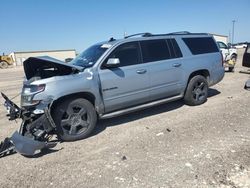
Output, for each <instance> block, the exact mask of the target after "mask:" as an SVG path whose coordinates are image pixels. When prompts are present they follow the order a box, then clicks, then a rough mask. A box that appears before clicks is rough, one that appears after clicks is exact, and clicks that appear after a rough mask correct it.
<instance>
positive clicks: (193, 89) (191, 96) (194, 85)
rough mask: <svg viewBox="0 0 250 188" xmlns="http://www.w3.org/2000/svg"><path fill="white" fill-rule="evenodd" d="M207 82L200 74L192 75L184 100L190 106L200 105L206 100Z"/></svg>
mask: <svg viewBox="0 0 250 188" xmlns="http://www.w3.org/2000/svg"><path fill="white" fill-rule="evenodd" d="M207 93H208V83H207V80H206V78H204V77H203V76H201V75H197V76H194V77H193V78H191V80H190V81H189V83H188V86H187V89H186V93H185V96H184V101H185V103H186V104H188V105H190V106H195V105H200V104H203V103H205V102H206V101H207Z"/></svg>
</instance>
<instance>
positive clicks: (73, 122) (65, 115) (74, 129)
mask: <svg viewBox="0 0 250 188" xmlns="http://www.w3.org/2000/svg"><path fill="white" fill-rule="evenodd" d="M52 117H53V119H54V121H55V124H56V126H57V130H56V133H57V135H58V137H59V139H61V140H63V141H76V140H80V139H84V138H86V137H88V136H89V135H90V134H91V132H92V131H93V129H94V128H95V126H96V122H97V115H96V111H95V109H94V106H93V105H92V104H91V103H90V102H89V101H88V100H86V99H82V98H78V99H73V100H67V101H64V102H63V103H61V104H59V105H58V106H56V107H55V109H54V110H53V112H52Z"/></svg>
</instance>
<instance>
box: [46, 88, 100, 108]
mask: <svg viewBox="0 0 250 188" xmlns="http://www.w3.org/2000/svg"><path fill="white" fill-rule="evenodd" d="M77 98H84V99H87V100H88V101H89V102H90V103H91V104H93V106H95V100H96V97H95V95H94V94H92V93H90V92H78V93H72V94H69V95H65V96H62V97H60V98H58V99H56V100H54V101H53V102H52V104H51V110H52V111H53V110H54V108H55V107H56V106H57V105H58V104H60V103H61V102H63V101H65V100H69V99H71V100H73V99H77Z"/></svg>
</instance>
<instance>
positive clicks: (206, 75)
mask: <svg viewBox="0 0 250 188" xmlns="http://www.w3.org/2000/svg"><path fill="white" fill-rule="evenodd" d="M24 71H25V74H26V78H27V81H26V82H25V83H24V86H23V91H22V97H21V108H22V109H25V111H26V112H29V117H32V118H35V120H36V121H38V120H39V117H43V115H44V113H45V112H49V113H47V116H46V117H48V114H50V115H51V117H52V120H53V121H51V119H50V121H49V122H50V123H51V124H52V127H53V126H54V130H53V131H54V132H56V133H57V134H58V136H59V137H60V138H61V139H62V140H65V141H74V140H78V139H83V138H85V137H87V136H88V135H89V134H90V133H91V132H92V131H93V129H94V127H95V126H96V123H97V119H98V118H110V117H114V116H118V115H121V114H125V113H128V112H132V111H136V110H139V109H143V108H148V107H151V106H154V105H157V104H162V103H165V102H169V101H174V100H178V99H182V98H184V101H185V103H186V104H188V105H200V104H202V103H204V102H206V100H207V95H208V87H209V86H212V85H214V84H216V83H218V82H220V81H221V80H222V78H223V76H224V68H223V60H222V55H221V53H220V50H219V48H218V46H217V44H216V42H215V40H214V38H213V37H212V36H211V35H209V34H206V33H189V32H177V33H169V34H157V35H154V34H150V33H140V34H136V35H131V36H127V37H125V38H124V39H121V40H115V39H113V38H111V39H110V40H109V41H106V42H101V43H98V44H95V45H93V46H91V47H89V48H88V49H87V50H85V51H84V52H82V53H81V54H79V55H78V56H77V57H76V58H75V59H74V60H72V61H71V62H70V63H68V64H66V63H63V62H60V61H58V60H55V59H52V58H49V57H41V58H34V57H31V58H29V59H27V60H26V61H25V62H24ZM37 119H38V120H37ZM26 120H27V119H26ZM26 120H25V121H26ZM30 124H34V121H30V120H29V121H26V122H25V123H24V125H26V126H27V127H28V128H26V131H28V129H29V128H30V127H32V126H33V125H32V126H30ZM33 127H36V128H37V125H35V126H33ZM49 130H52V129H49ZM33 132H34V131H33ZM47 132H48V131H47ZM30 134H33V133H32V131H31V133H30ZM39 134H40V132H39Z"/></svg>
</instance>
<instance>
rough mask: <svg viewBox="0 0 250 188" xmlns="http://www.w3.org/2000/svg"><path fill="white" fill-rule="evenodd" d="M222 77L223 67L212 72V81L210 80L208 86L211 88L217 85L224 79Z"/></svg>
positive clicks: (223, 73)
mask: <svg viewBox="0 0 250 188" xmlns="http://www.w3.org/2000/svg"><path fill="white" fill-rule="evenodd" d="M224 75H225V69H224V67H221V68H219V69H216V70H214V71H213V75H210V76H211V78H212V79H211V80H210V84H209V86H213V85H215V84H217V83H219V82H220V81H221V80H222V79H223V78H224Z"/></svg>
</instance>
